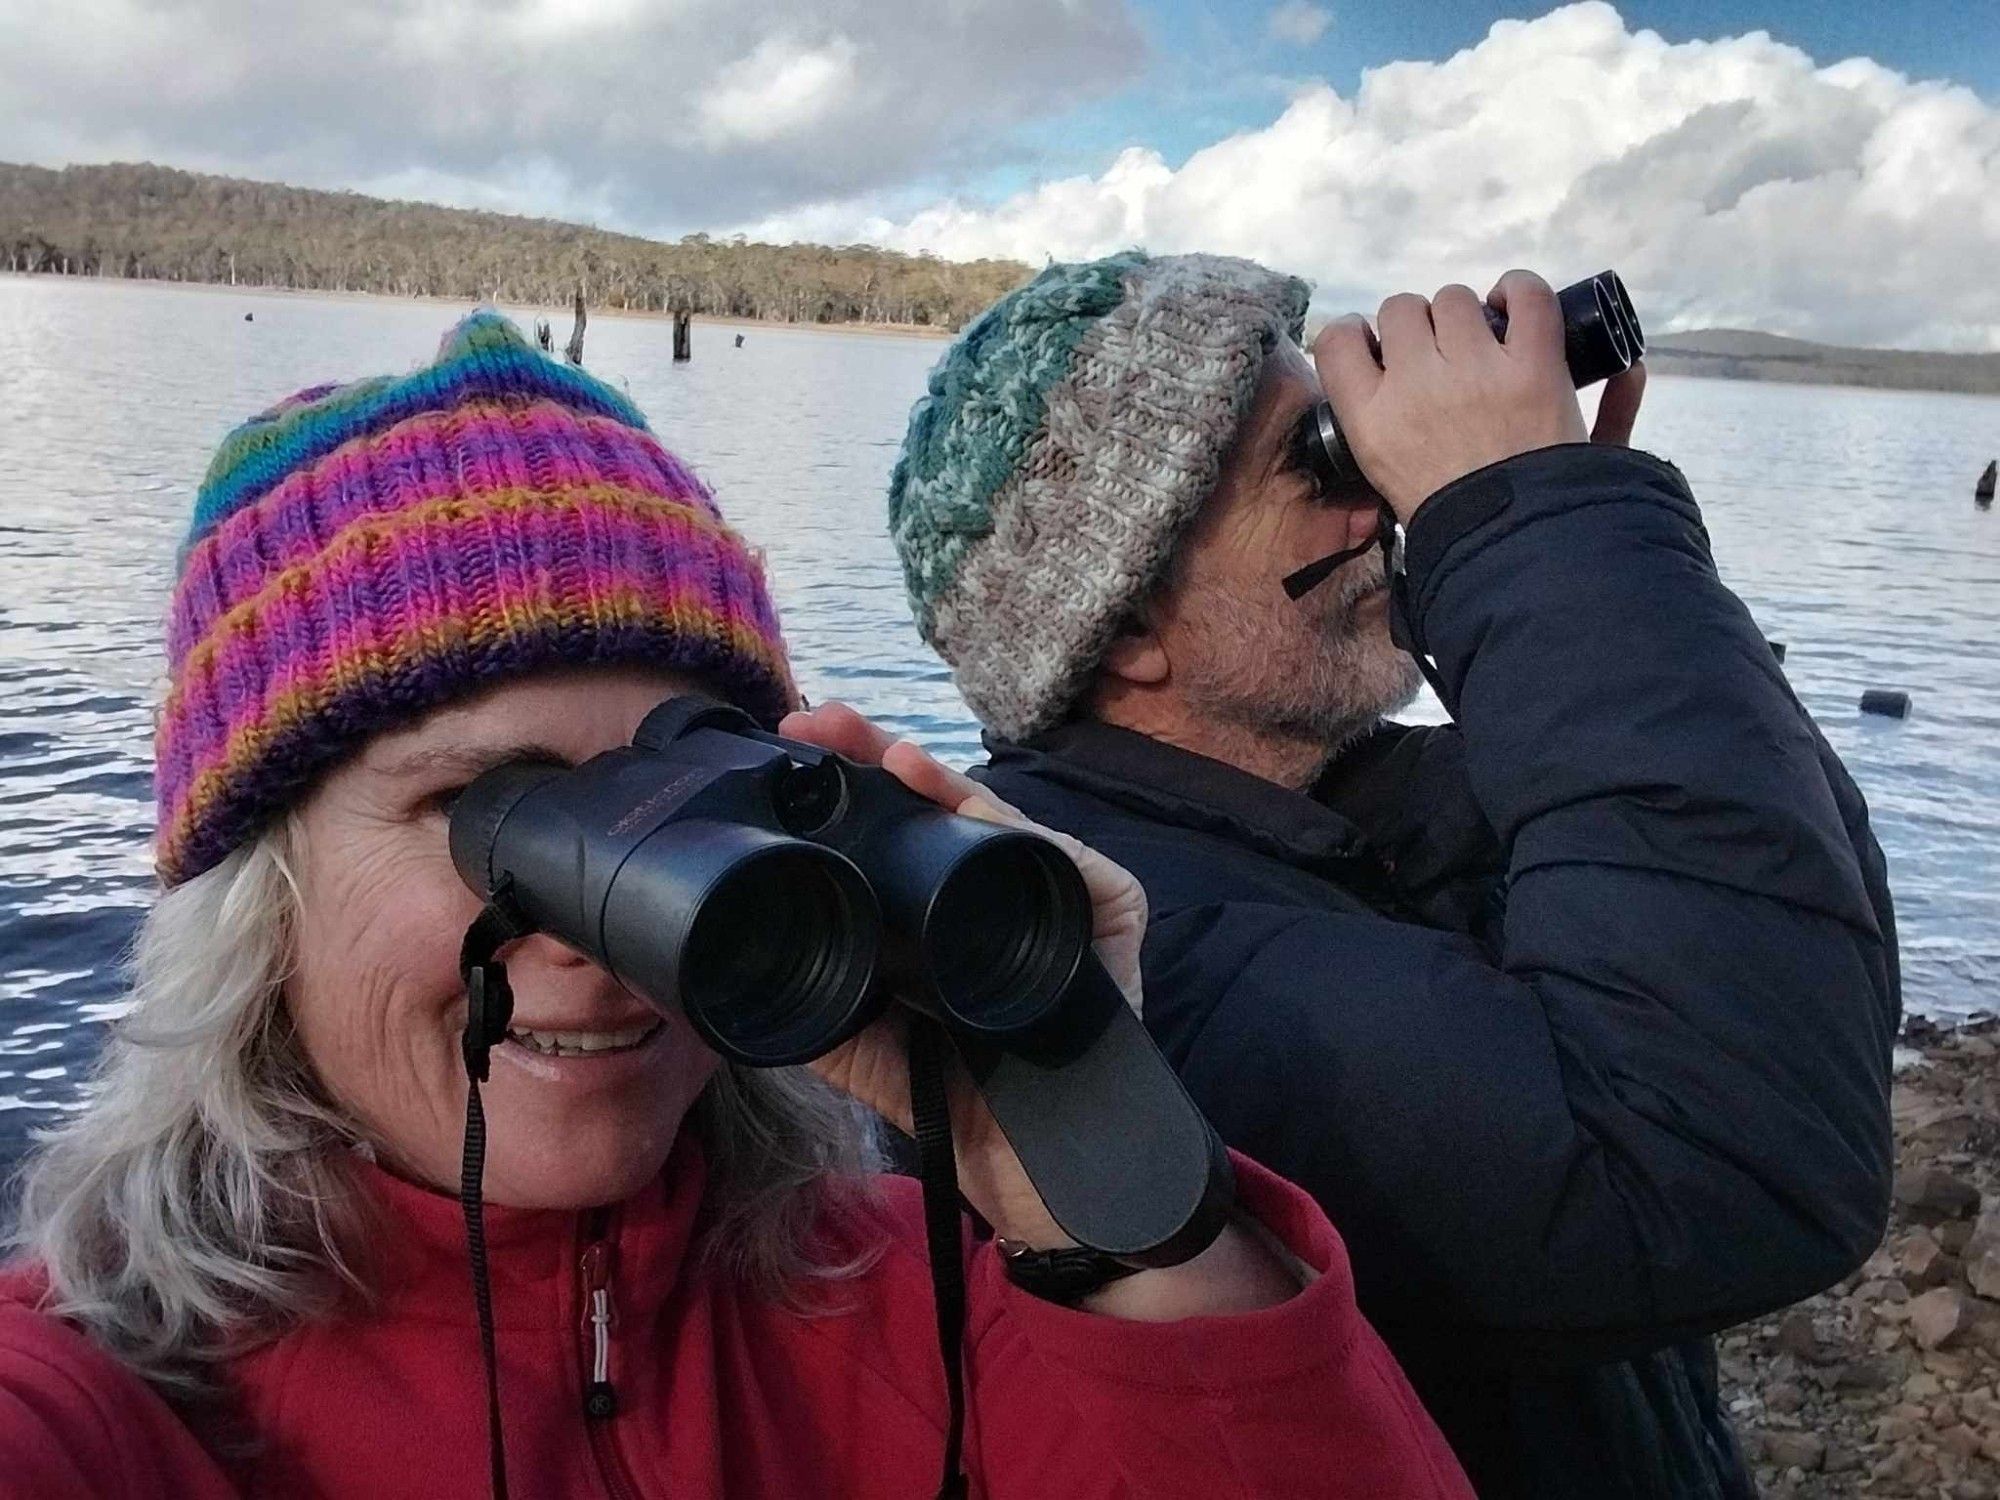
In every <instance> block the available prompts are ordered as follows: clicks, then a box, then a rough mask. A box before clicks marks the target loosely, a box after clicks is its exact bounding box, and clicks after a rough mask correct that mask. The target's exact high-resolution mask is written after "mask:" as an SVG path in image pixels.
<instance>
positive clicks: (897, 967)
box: [450, 694, 1233, 1265]
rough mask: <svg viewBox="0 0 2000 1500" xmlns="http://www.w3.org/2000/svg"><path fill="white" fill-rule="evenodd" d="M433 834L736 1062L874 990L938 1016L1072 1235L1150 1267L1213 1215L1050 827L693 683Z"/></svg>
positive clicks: (1170, 1100) (528, 919) (1189, 1130)
mask: <svg viewBox="0 0 2000 1500" xmlns="http://www.w3.org/2000/svg"><path fill="white" fill-rule="evenodd" d="M450 839H451V857H452V862H453V864H454V865H456V867H457V869H458V872H459V875H460V876H461V878H463V879H464V881H465V882H466V884H467V885H469V886H470V887H471V888H472V889H473V891H474V892H475V893H476V894H478V895H479V896H480V897H481V898H482V899H486V900H489V901H490V900H493V899H494V898H495V896H496V894H502V893H504V898H505V900H506V902H507V903H508V905H509V907H510V909H511V911H512V912H513V913H514V915H515V917H516V919H517V920H518V921H519V923H520V924H522V925H524V926H525V927H526V928H529V929H531V930H534V931H539V932H545V933H548V934H549V935H551V936H553V937H555V938H557V939H559V940H560V941H562V942H564V943H565V944H567V945H568V946H570V947H572V948H574V949H576V950H577V951H579V952H581V953H584V954H586V955H588V956H589V957H590V958H591V959H593V960H594V961H595V962H596V963H597V964H598V965H599V966H601V967H602V968H604V969H606V970H607V971H609V972H610V973H611V974H613V975H615V976H616V977H617V978H618V979H619V980H620V981H621V982H623V983H624V984H625V985H626V986H627V987H628V988H629V989H631V990H632V991H633V992H634V993H635V994H638V995H640V996H642V997H643V998H645V999H646V1000H648V1001H649V1002H651V1003H652V1004H653V1005H654V1006H655V1007H656V1008H658V1009H660V1010H662V1011H664V1010H667V1009H669V1008H675V1009H678V1010H679V1011H680V1012H681V1013H682V1014H684V1015H685V1016H686V1017H687V1019H688V1021H689V1023H690V1024H691V1025H692V1026H693V1027H694V1029H695V1031H696V1032H698V1033H699V1034H700V1035H701V1037H702V1039H703V1040H704V1041H706V1042H707V1043H708V1045H709V1046H711V1047H713V1048H714V1049H715V1050H716V1051H717V1052H718V1053H720V1054H721V1055H722V1056H723V1057H725V1058H727V1059H730V1060H732V1061H734V1062H737V1063H741V1064H747V1065H750V1066H753V1067H778V1066H783V1065H788V1064H793V1063H800V1062H806V1061H809V1060H811V1059H813V1058H816V1057H819V1056H822V1055H824V1054H825V1053H827V1052H829V1051H831V1050H833V1048H835V1047H837V1046H839V1045H840V1044H841V1043H842V1042H844V1041H846V1040H847V1039H848V1038H850V1037H852V1036H854V1035H855V1034H856V1033H857V1032H859V1031H860V1030H861V1029H862V1028H863V1027H865V1026H866V1025H867V1024H868V1023H869V1022H870V1021H872V1020H874V1019H875V1018H876V1017H877V1016H878V1015H880V1014H881V1013H882V1011H883V1009H884V1007H885V1006H887V1005H889V1004H891V1003H895V1004H901V1005H904V1006H907V1007H910V1008H911V1009H913V1010H916V1011H919V1012H922V1013H924V1014H926V1015H928V1016H930V1017H932V1018H934V1019H935V1020H936V1021H937V1022H939V1023H941V1025H942V1026H943V1029H944V1031H945V1033H946V1035H947V1036H949V1038H950V1039H951V1041H952V1044H953V1046H954V1047H955V1049H956V1051H957V1053H958V1055H959V1057H960V1058H961V1060H962V1061H963V1062H964V1063H965V1065H966V1067H967V1069H968V1071H969V1072H970V1074H971V1076H972V1079H973V1082H974V1083H975V1084H976V1085H977V1086H978V1087H979V1089H980V1091H981V1093H982V1094H983V1095H984V1097H985V1099H986V1102H987V1104H988V1107H989V1108H990V1109H991V1110H992V1112H993V1115H994V1118H995V1120H996V1121H997V1122H998V1123H999V1125H1000V1128H1001V1130H1002V1131H1003V1132H1004V1133H1005V1134H1006V1136H1007V1139H1008V1141H1009V1143H1010V1144H1011V1145H1012V1146H1013V1147H1014V1150H1015V1153H1016V1155H1017V1156H1019V1157H1020V1159H1021V1164H1022V1166H1023V1168H1024V1169H1025V1170H1026V1171H1027V1173H1028V1176H1029V1178H1030V1179H1031V1180H1032V1181H1033V1182H1034V1184H1035V1186H1036V1188H1037V1190H1038V1191H1039V1192H1040V1193H1041V1195H1042V1199H1043V1202H1044V1203H1046V1204H1047V1206H1048V1209H1049V1212H1050V1213H1051V1214H1052V1215H1053V1216H1054V1218H1055V1220H1056V1222H1057V1223H1058V1224H1060V1225H1062V1227H1063V1228H1064V1229H1065V1230H1066V1231H1067V1232H1068V1233H1069V1234H1070V1235H1071V1236H1072V1237H1073V1238H1075V1239H1076V1240H1077V1241H1078V1242H1080V1243H1082V1244H1084V1245H1087V1246H1090V1247H1091V1248H1093V1249H1097V1250H1101V1251H1104V1252H1105V1253H1107V1254H1111V1255H1117V1256H1121V1257H1124V1258H1126V1259H1129V1260H1132V1261H1135V1262H1137V1263H1140V1264H1159V1265H1166V1264H1172V1263H1174V1262H1176V1261H1178V1260H1181V1259H1185V1258H1186V1257H1187V1256H1189V1255H1192V1254H1194V1253H1197V1252H1198V1251H1199V1250H1201V1249H1202V1248H1203V1247H1205V1246H1206V1245H1207V1244H1208V1243H1209V1242H1210V1241H1211V1240H1212V1239H1213V1238H1214V1236H1215V1234H1216V1233H1217V1232H1218V1231H1219V1230H1220V1227H1221V1225H1222V1222H1223V1219H1224V1216H1225V1215H1226V1213H1227V1210H1228V1207H1229V1203H1230V1201H1231V1197H1232V1192H1233V1188H1232V1179H1231V1173H1230V1168H1229V1161H1228V1157H1227V1155H1226V1154H1225V1153H1224V1151H1223V1149H1222V1146H1221V1143H1220V1142H1219V1140H1217V1138H1216V1136H1215V1133H1214V1131H1213V1130H1212V1129H1211V1128H1210V1126H1209V1124H1208V1122H1207V1121H1206V1120H1205V1119H1204V1118H1203V1117H1202V1115H1201V1113H1200V1112H1199V1111H1198V1110H1197V1109H1196V1108H1195V1106H1194V1104H1193V1102H1192V1101H1191V1100H1190V1099H1189V1098H1188V1096H1187V1094H1186V1092H1185V1090H1183V1089H1182V1087H1181V1084H1180V1080H1179V1079H1178V1078H1177V1077H1176V1076H1175V1075H1174V1072H1173V1070H1172V1069H1171V1068H1170V1067H1169V1066H1168V1065H1167V1063H1166V1060H1165V1059H1164V1058H1163V1057H1161V1055H1160V1053H1159V1051H1158V1049H1157V1048H1155V1047H1154V1045H1153V1042H1152V1039H1151V1038H1150V1037H1149V1036H1148V1035H1147V1034H1146V1030H1145V1027H1144V1026H1143V1025H1142V1024H1141V1022H1140V1020H1139V1018H1138V1017H1137V1016H1136V1015H1135V1014H1134V1013H1133V1011H1132V1009H1131V1008H1130V1007H1129V1006H1128V1005H1127V1004H1126V1003H1125V999H1124V996H1123V995H1122V994H1121V993H1120V992H1119V990H1118V987H1117V985H1116V984H1115V983H1114V982H1113V981H1112V980H1111V977H1110V976H1109V975H1108V974H1107V973H1106V972H1105V971H1104V968H1103V966H1102V965H1101V964H1100V963H1099V962H1098V961H1097V958H1096V955H1095V954H1094V953H1093V951H1092V948H1091V942H1092V911H1091V900H1090V896H1089V893H1088V891H1087V890H1086V888H1085V886H1084V883H1083V877H1082V876H1081V875H1080V874H1079V873H1078V871H1077V868H1076V864H1075V862H1074V861H1073V860H1071V859H1070V857H1069V855H1068V854H1066V853H1065V852H1064V851H1063V850H1062V849H1061V848H1060V847H1058V846H1057V845H1056V844H1055V843H1054V842H1053V841H1051V840H1049V839H1046V838H1043V837H1041V836H1040V835H1039V834H1036V833H1032V832H1029V831H1027V830H1024V829H1019V828H1009V827H1001V826H997V825H995V824H992V823H987V822H983V821H980V820H978V819H975V818H968V817H960V816H958V815H956V814H953V813H949V812H946V811H945V810H944V809H942V808H940V807H938V806H937V805H936V804H934V803H932V802H931V801H929V800H928V799H926V798H924V797H921V796H919V795H918V794H916V793H915V792H912V791H910V790H909V788H907V787H905V786H904V785H903V784H902V783H901V782H900V781H899V780H897V779H896V777H895V776H894V775H892V774H891V773H889V772H887V771H884V770H882V769H881V768H880V767H877V766H864V765H859V764H856V763H855V762H852V761H849V760H846V759H844V758H843V757H841V756H839V755H835V754H833V753H832V752H831V751H828V750H824V749H821V748H820V747H818V746H816V745H810V744H806V743H803V742H801V741H797V740H789V739H785V738H783V737H781V736H779V735H776V734H772V733H769V732H766V731H764V730H762V729H760V728H759V727H758V726H757V724H756V722H755V721H754V720H753V719H751V718H750V716H749V715H748V714H745V713H744V712H742V711H741V710H740V709H737V708H734V707H731V706H730V705H728V704H725V703H720V702H717V701H715V700H714V699H710V698H706V697H703V696H700V695H696V694H690V695H686V696H682V697H676V698H670V699H668V700H667V701H666V702H664V703H662V704H661V705H660V706H659V707H658V708H656V709H654V710H653V711H652V713H650V714H649V715H647V717H646V719H645V721H644V722H643V723H642V724H641V725H640V726H639V730H638V732H637V734H636V735H634V737H633V741H632V743H631V744H630V745H629V746H621V747H619V748H617V749H615V750H609V751H606V752H605V753H603V754H601V755H597V756H593V757H592V758H591V759H589V760H587V761H585V762H584V763H583V764H582V765H579V766H576V767H574V768H566V767H562V766H554V765H549V764H546V763H540V762H532V761H514V762H510V763H508V764H506V765H502V766H497V767H495V768H494V769H492V770H490V771H488V772H486V773H485V774H484V775H482V776H480V777H479V778H478V779H476V780H475V781H474V782H473V783H472V784H471V785H470V786H468V787H467V788H466V789H465V791H464V792H463V793H462V794H460V796H459V797H458V799H457V801H456V802H455V803H454V804H453V806H452V809H451V834H450ZM503 1024H504V1023H503Z"/></svg>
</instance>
